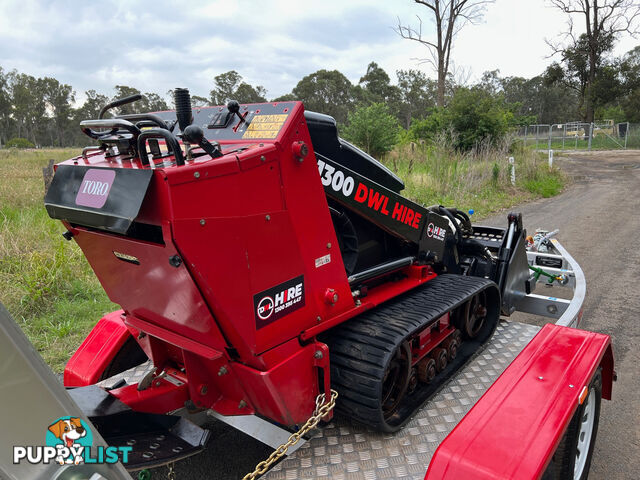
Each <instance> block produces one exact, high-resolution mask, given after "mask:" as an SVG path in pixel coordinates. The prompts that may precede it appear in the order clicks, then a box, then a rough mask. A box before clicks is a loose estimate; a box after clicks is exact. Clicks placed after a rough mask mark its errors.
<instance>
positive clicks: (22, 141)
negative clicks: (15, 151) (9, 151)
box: [4, 137, 35, 148]
mask: <svg viewBox="0 0 640 480" xmlns="http://www.w3.org/2000/svg"><path fill="white" fill-rule="evenodd" d="M4 146H5V147H6V148H34V147H35V145H34V144H33V143H31V142H30V141H29V140H27V139H26V138H19V137H14V138H12V139H11V140H7V143H6V144H5V145H4Z"/></svg>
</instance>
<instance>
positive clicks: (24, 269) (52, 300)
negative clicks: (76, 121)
mask: <svg viewBox="0 0 640 480" xmlns="http://www.w3.org/2000/svg"><path fill="white" fill-rule="evenodd" d="M78 154H79V151H78V150H61V149H57V150H31V151H16V150H0V301H1V302H2V303H3V304H4V305H5V306H6V307H7V309H8V310H9V312H10V313H11V314H12V315H13V317H14V319H15V320H16V321H17V322H18V324H19V325H20V327H21V328H22V330H23V331H24V332H25V333H26V334H27V336H28V337H29V339H30V340H31V342H32V343H33V344H34V346H35V347H36V349H37V350H38V351H39V352H40V354H41V355H42V356H43V358H44V359H45V361H46V362H47V363H48V364H49V365H50V366H51V368H52V369H53V370H54V371H55V372H61V371H62V370H63V369H64V364H65V363H66V362H67V360H68V359H69V357H70V355H71V354H72V352H73V351H74V350H75V348H76V347H77V346H78V345H79V344H80V342H82V340H83V339H84V337H85V336H86V334H87V332H88V331H89V330H90V329H91V327H92V326H93V325H94V324H95V323H96V321H97V320H98V319H100V318H101V317H102V315H103V314H104V313H105V312H109V311H112V310H115V309H116V308H117V306H116V305H113V304H112V303H111V302H110V301H109V299H108V298H107V296H106V294H105V293H104V291H103V290H102V288H101V287H100V284H99V282H98V280H97V279H96V278H95V276H94V274H93V272H92V270H91V268H90V267H89V265H88V263H87V261H86V260H85V258H84V256H83V255H82V252H81V251H80V249H79V248H78V246H77V245H76V244H75V243H74V242H67V241H66V240H64V239H63V238H62V235H61V233H62V232H63V231H64V227H63V226H62V224H61V223H60V222H58V221H55V220H51V219H50V218H49V216H48V215H47V212H46V211H45V209H44V205H43V195H44V182H43V179H42V167H44V166H46V165H47V163H48V159H50V158H53V159H55V160H56V161H60V160H65V159H67V158H70V157H71V156H74V155H78Z"/></svg>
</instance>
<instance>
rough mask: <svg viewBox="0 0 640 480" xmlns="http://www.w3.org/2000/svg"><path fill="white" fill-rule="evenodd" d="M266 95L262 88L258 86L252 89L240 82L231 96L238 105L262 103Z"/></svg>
mask: <svg viewBox="0 0 640 480" xmlns="http://www.w3.org/2000/svg"><path fill="white" fill-rule="evenodd" d="M266 94H267V91H266V90H265V88H264V87H261V86H260V85H258V86H257V87H255V88H254V87H252V86H251V85H249V84H248V83H245V82H242V83H241V84H240V85H238V88H237V89H236V91H235V92H234V94H233V95H234V100H237V101H238V103H263V102H266V101H267V99H266V98H265V95H266Z"/></svg>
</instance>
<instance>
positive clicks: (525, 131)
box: [524, 125, 527, 147]
mask: <svg viewBox="0 0 640 480" xmlns="http://www.w3.org/2000/svg"><path fill="white" fill-rule="evenodd" d="M524 146H525V147H526V146H527V126H526V125H525V126H524Z"/></svg>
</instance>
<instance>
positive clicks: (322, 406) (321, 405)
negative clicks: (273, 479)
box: [242, 390, 338, 480]
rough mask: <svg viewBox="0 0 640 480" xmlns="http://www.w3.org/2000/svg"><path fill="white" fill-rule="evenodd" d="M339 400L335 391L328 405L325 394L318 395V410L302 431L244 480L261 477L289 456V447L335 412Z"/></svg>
mask: <svg viewBox="0 0 640 480" xmlns="http://www.w3.org/2000/svg"><path fill="white" fill-rule="evenodd" d="M337 398H338V392H336V391H335V390H331V398H330V399H329V401H328V402H327V403H325V396H324V393H321V394H320V395H318V396H317V397H316V409H315V410H314V412H313V415H311V417H309V420H307V421H306V422H305V424H304V425H303V426H302V427H301V428H300V430H298V431H297V432H295V433H292V434H291V435H290V436H289V439H288V440H287V442H286V443H283V444H282V445H280V446H279V447H278V448H276V449H275V450H274V452H273V453H272V454H271V455H269V458H267V459H266V460H263V461H262V462H260V463H258V465H256V468H255V470H254V471H253V472H251V473H248V474H246V475H245V476H244V478H243V479H242V480H255V479H256V478H258V477H259V476H260V475H262V474H263V473H265V472H266V471H267V470H269V469H270V468H271V466H272V465H273V464H274V463H275V462H277V461H278V460H279V459H280V458H282V457H284V456H285V455H286V454H287V450H289V447H292V446H293V445H295V444H296V443H298V442H299V441H300V439H301V438H302V437H303V436H304V435H306V434H307V433H308V432H309V431H310V430H313V429H314V428H315V427H316V426H317V425H318V423H320V420H322V418H323V417H325V416H326V415H327V414H328V413H329V412H330V411H331V410H333V407H335V406H336V399H337Z"/></svg>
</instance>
